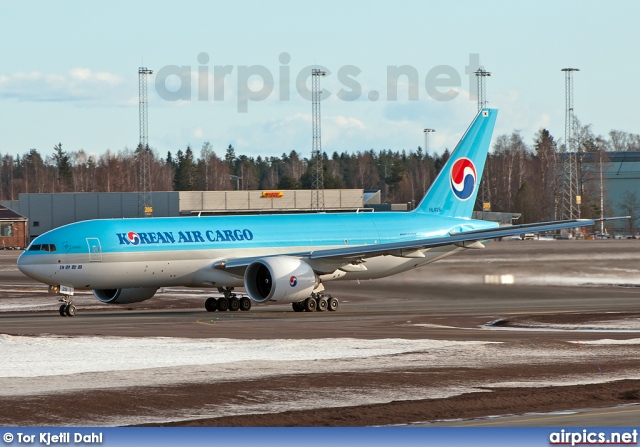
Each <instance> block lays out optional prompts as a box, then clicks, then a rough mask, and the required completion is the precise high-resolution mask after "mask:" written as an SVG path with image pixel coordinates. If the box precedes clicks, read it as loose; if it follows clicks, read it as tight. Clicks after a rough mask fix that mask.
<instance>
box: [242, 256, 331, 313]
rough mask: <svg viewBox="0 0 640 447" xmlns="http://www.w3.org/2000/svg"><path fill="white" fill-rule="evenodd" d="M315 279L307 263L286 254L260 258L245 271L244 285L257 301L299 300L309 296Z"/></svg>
mask: <svg viewBox="0 0 640 447" xmlns="http://www.w3.org/2000/svg"><path fill="white" fill-rule="evenodd" d="M318 281H319V280H318V278H317V276H316V274H315V273H314V271H313V269H312V268H311V266H310V265H309V264H307V263H306V262H304V261H301V260H300V259H297V258H292V257H289V256H274V257H272V258H264V259H260V260H258V261H255V262H252V263H251V264H249V267H247V270H246V271H245V272H244V288H245V289H246V291H247V294H248V295H249V298H251V299H252V300H253V301H255V302H257V303H264V302H266V301H271V302H278V303H293V302H296V301H301V300H303V299H305V298H307V297H309V296H310V295H311V292H313V289H315V288H316V286H317V285H318Z"/></svg>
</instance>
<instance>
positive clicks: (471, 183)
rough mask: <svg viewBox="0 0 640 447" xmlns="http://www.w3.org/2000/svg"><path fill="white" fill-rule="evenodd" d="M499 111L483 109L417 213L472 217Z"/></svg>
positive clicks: (417, 209)
mask: <svg viewBox="0 0 640 447" xmlns="http://www.w3.org/2000/svg"><path fill="white" fill-rule="evenodd" d="M497 115H498V111H497V110H496V109H482V110H481V111H480V112H478V115H476V117H475V119H474V120H473V122H472V123H471V126H469V128H468V129H467V131H466V132H465V134H464V136H463V137H462V139H461V140H460V142H459V143H458V145H457V146H456V148H455V150H454V151H453V152H452V153H451V157H450V158H449V160H448V161H447V164H446V165H445V166H444V168H442V171H440V174H439V175H438V177H437V178H436V180H435V182H433V184H432V185H431V188H429V191H428V192H427V194H426V195H425V197H424V199H422V202H420V205H418V207H417V208H416V210H415V212H418V213H428V214H435V215H439V216H445V217H467V218H470V217H471V214H472V212H473V207H474V205H475V201H476V196H477V195H478V187H479V186H480V180H481V179H482V173H483V171H484V164H485V161H486V160H487V153H488V152H489V145H490V144H491V135H492V134H493V128H494V125H495V123H496V117H497Z"/></svg>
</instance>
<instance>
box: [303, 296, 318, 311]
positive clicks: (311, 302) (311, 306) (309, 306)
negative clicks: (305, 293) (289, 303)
mask: <svg viewBox="0 0 640 447" xmlns="http://www.w3.org/2000/svg"><path fill="white" fill-rule="evenodd" d="M317 306H318V303H316V300H315V298H311V297H309V298H307V299H306V300H304V310H306V311H307V312H313V311H315V310H316V307H317Z"/></svg>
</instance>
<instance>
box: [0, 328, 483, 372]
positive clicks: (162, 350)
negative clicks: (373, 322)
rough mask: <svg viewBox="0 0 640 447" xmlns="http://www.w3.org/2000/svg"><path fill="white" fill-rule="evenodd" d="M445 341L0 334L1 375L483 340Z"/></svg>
mask: <svg viewBox="0 0 640 447" xmlns="http://www.w3.org/2000/svg"><path fill="white" fill-rule="evenodd" d="M484 344H487V342H480V341H442V340H404V339H382V340H360V339H350V338H349V339H344V338H343V339H339V338H338V339H325V340H318V339H315V340H314V339H312V340H232V339H183V338H168V337H166V338H165V337H149V338H124V337H60V336H47V337H21V336H11V335H0V352H2V360H3V361H2V363H0V377H37V376H55V375H68V374H78V373H86V372H98V371H123V370H140V369H150V368H166V367H176V366H186V365H214V364H220V363H238V362H244V361H252V362H255V361H280V362H293V361H296V362H298V361H316V360H335V359H349V358H371V357H380V356H389V355H396V354H406V353H411V352H421V351H426V350H429V349H441V350H442V349H447V350H448V349H453V348H457V347H461V346H476V345H484Z"/></svg>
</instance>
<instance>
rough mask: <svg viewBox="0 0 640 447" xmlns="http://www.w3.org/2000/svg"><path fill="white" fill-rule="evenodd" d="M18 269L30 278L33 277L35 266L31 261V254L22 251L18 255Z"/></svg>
mask: <svg viewBox="0 0 640 447" xmlns="http://www.w3.org/2000/svg"><path fill="white" fill-rule="evenodd" d="M17 264H18V270H20V271H21V272H22V273H24V274H25V275H27V276H28V277H29V278H33V272H34V266H33V265H32V264H30V263H29V255H27V254H26V252H24V253H22V254H21V255H20V256H19V257H18V262H17Z"/></svg>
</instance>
